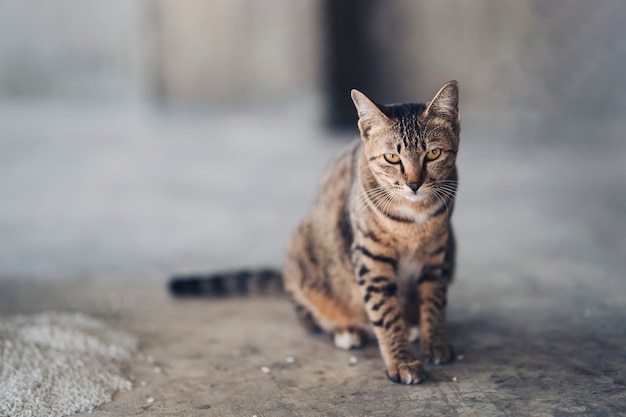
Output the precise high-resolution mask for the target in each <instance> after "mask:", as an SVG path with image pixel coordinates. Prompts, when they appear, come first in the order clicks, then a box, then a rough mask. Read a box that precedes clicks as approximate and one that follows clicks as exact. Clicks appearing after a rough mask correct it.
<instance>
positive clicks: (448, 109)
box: [424, 81, 460, 123]
mask: <svg viewBox="0 0 626 417" xmlns="http://www.w3.org/2000/svg"><path fill="white" fill-rule="evenodd" d="M424 114H425V115H427V116H428V115H437V116H441V117H444V118H446V119H449V120H451V121H452V122H455V123H458V122H459V121H460V118H459V83H458V82H456V81H450V82H448V83H446V84H445V85H444V86H443V87H441V88H440V89H439V91H437V94H435V97H434V98H433V99H432V100H431V101H430V103H428V106H427V107H426V111H425V112H424Z"/></svg>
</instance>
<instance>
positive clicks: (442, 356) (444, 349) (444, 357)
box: [420, 339, 454, 365]
mask: <svg viewBox="0 0 626 417" xmlns="http://www.w3.org/2000/svg"><path fill="white" fill-rule="evenodd" d="M420 354H421V355H422V357H423V358H424V359H425V360H427V361H428V362H430V363H434V364H435V365H441V364H444V363H448V362H451V361H452V358H453V357H454V349H452V345H451V344H450V343H448V341H447V340H445V339H436V340H433V341H430V342H425V341H421V342H420Z"/></svg>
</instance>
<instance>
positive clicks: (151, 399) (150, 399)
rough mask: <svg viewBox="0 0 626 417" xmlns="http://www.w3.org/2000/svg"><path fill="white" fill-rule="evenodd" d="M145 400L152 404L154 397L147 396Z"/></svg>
mask: <svg viewBox="0 0 626 417" xmlns="http://www.w3.org/2000/svg"><path fill="white" fill-rule="evenodd" d="M146 402H147V403H148V404H152V403H153V402H154V398H152V397H148V399H147V400H146Z"/></svg>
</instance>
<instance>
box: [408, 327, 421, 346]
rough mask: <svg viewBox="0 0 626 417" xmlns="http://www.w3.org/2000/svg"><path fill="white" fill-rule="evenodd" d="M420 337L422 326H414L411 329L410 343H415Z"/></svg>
mask: <svg viewBox="0 0 626 417" xmlns="http://www.w3.org/2000/svg"><path fill="white" fill-rule="evenodd" d="M419 338H420V328H419V327H418V326H412V327H411V328H410V329H409V343H413V342H415V341H416V340H417V339H419Z"/></svg>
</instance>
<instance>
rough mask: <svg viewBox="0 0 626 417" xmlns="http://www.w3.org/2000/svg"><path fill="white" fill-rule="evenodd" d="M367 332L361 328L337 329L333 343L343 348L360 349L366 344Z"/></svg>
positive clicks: (334, 332)
mask: <svg viewBox="0 0 626 417" xmlns="http://www.w3.org/2000/svg"><path fill="white" fill-rule="evenodd" d="M365 341H366V337H365V334H364V333H363V332H362V331H361V330H359V329H352V328H349V329H335V330H334V331H333V343H334V344H335V346H336V347H338V348H339V349H343V350H350V349H359V348H361V347H363V346H364V345H365Z"/></svg>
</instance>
